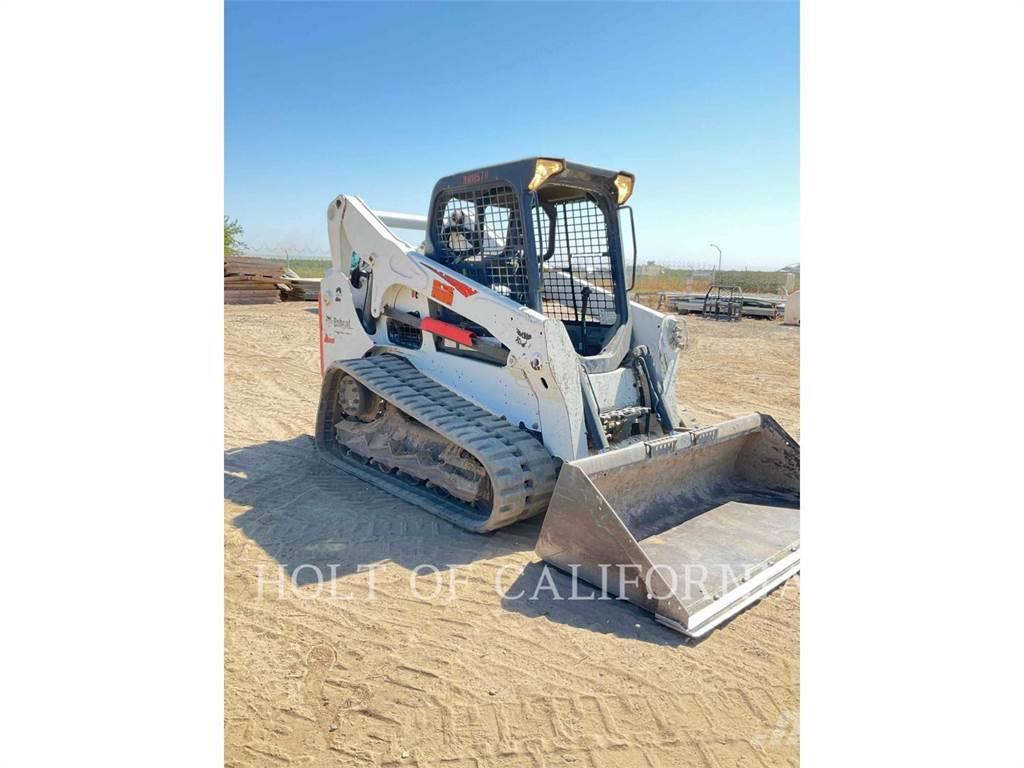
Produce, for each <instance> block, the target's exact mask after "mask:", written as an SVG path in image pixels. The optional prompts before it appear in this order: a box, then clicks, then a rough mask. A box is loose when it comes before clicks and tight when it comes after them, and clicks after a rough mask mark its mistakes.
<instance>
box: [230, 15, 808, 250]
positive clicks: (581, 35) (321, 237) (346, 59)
mask: <svg viewBox="0 0 1024 768" xmlns="http://www.w3.org/2000/svg"><path fill="white" fill-rule="evenodd" d="M799 70H800V59H799V6H798V5H797V4H796V3H783V2H752V3H742V2H721V3H715V2H702V3H632V2H629V3H627V2H616V3H472V4H470V3H456V2H450V3H426V2H419V3H386V2H382V3H373V4H370V3H365V4H364V3H342V2H334V3H296V2H280V3H267V2H229V3H227V4H226V5H225V136H224V140H225V150H224V162H225V169H224V172H225V201H224V202H225V213H226V214H227V215H228V216H230V217H232V218H237V219H238V221H239V223H241V224H242V226H243V227H244V228H245V235H244V238H243V239H244V240H245V242H246V243H247V244H248V245H249V246H250V247H251V248H253V249H254V250H259V251H268V250H275V249H277V250H280V249H283V248H290V249H291V252H292V254H293V255H299V254H306V255H309V256H326V255H327V225H326V210H327V205H328V203H329V202H330V201H331V200H333V199H334V198H335V197H336V196H337V195H339V194H353V195H358V196H359V197H361V198H362V199H363V200H364V201H366V203H367V204H368V205H369V206H370V207H371V208H377V209H384V210H392V211H403V212H408V213H418V214H426V212H427V207H428V205H429V197H430V192H431V189H432V188H433V185H434V183H435V182H436V181H437V179H439V178H441V177H442V176H446V175H448V174H451V173H455V172H457V171H463V170H468V169H472V168H476V167H482V166H487V165H494V164H497V163H501V162H505V161H508V160H514V159H518V158H522V157H529V156H534V155H543V156H549V157H564V158H566V159H568V160H570V161H572V160H575V161H577V162H580V163H584V164H586V165H593V166H598V167H604V168H609V169H614V170H627V171H631V172H633V173H635V174H636V177H637V181H636V188H635V191H634V194H633V197H632V199H631V200H630V204H631V205H632V206H633V208H634V212H635V216H636V228H637V249H638V258H639V259H640V261H641V262H644V261H656V262H659V263H663V264H676V265H682V266H698V265H710V264H712V263H714V262H715V260H716V259H717V252H716V251H715V250H714V249H713V248H711V247H710V243H716V244H717V245H719V246H720V247H721V249H722V252H723V260H722V265H723V268H725V269H730V268H731V269H743V268H752V269H777V268H780V267H783V266H785V265H786V264H789V263H792V262H795V261H799V259H800V255H799V193H800V187H799V180H800V173H799V170H800V169H799V158H800V155H799V139H800V136H799V131H800V109H799V104H800V87H799ZM402 234H406V233H402ZM420 237H422V235H421V236H420ZM407 239H409V240H411V241H415V243H417V244H418V242H419V239H420V238H417V237H415V235H408V236H407Z"/></svg>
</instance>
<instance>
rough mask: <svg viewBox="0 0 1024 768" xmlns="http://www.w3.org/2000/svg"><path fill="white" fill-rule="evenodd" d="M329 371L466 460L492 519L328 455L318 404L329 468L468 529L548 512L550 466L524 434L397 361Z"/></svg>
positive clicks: (328, 437)
mask: <svg viewBox="0 0 1024 768" xmlns="http://www.w3.org/2000/svg"><path fill="white" fill-rule="evenodd" d="M333 368H334V370H335V371H337V369H341V370H343V371H344V372H345V373H348V374H349V375H350V376H352V377H353V378H355V379H356V380H357V381H359V382H360V383H362V384H363V385H364V386H365V387H367V388H368V389H370V390H372V391H374V392H376V393H377V394H378V395H380V396H381V397H382V398H383V399H384V400H385V401H387V402H388V403H390V404H391V405H393V406H394V407H396V408H398V409H399V410H400V411H402V412H403V413H405V414H406V415H407V416H410V417H411V418H413V419H416V421H418V422H420V423H421V424H423V425H424V426H427V427H429V428H430V429H432V430H434V431H435V432H437V433H438V434H440V435H441V436H443V437H444V438H445V439H447V440H450V441H451V442H452V443H454V444H455V445H457V446H459V447H460V448H462V449H464V450H466V451H468V452H469V453H470V454H472V455H473V457H474V458H475V459H476V460H477V461H479V462H480V463H481V464H482V465H483V467H484V469H485V471H486V472H487V476H488V478H489V479H490V481H491V487H492V489H493V491H494V505H493V508H492V511H491V514H490V516H489V517H484V516H483V514H482V513H481V512H480V510H477V509H474V508H473V507H471V506H469V505H467V504H463V503H462V502H461V501H459V500H457V499H455V498H452V497H446V496H441V495H439V494H438V493H437V492H436V491H434V490H431V489H430V488H427V487H425V486H423V485H419V484H413V483H411V482H408V481H406V480H404V479H402V478H400V477H396V476H394V475H391V474H386V473H384V472H382V471H381V470H379V469H376V468H375V467H373V466H368V465H367V464H366V463H365V462H364V461H361V460H359V459H358V458H355V457H353V456H351V455H347V454H345V453H342V452H341V451H339V450H332V443H333V424H328V423H325V419H324V416H323V414H324V412H325V411H324V409H325V406H326V405H328V404H327V403H324V402H321V404H320V409H321V417H320V419H318V421H319V422H320V423H318V427H317V445H318V447H319V448H320V449H321V455H322V456H324V458H326V459H327V460H328V461H330V462H331V463H332V464H335V465H337V466H340V467H341V468H342V469H344V470H346V471H347V472H350V473H352V474H355V475H357V476H358V477H360V478H362V479H364V480H367V481H368V482H371V483H373V484H374V485H376V486H377V487H379V488H381V489H383V490H385V491H388V492H389V493H391V494H393V495H395V496H398V497H399V498H402V499H405V500H406V501H409V502H411V503H413V504H415V505H417V506H418V507H421V508H422V509H425V510H427V511H428V512H431V513H433V514H435V515H437V516H438V517H441V518H443V519H445V520H448V521H449V522H451V523H454V524H455V525H458V526H460V527H462V528H465V529H467V530H470V531H476V532H483V531H492V530H495V529H497V528H502V527H504V526H506V525H511V524H512V523H514V522H516V521H517V520H523V519H525V518H528V517H533V516H534V515H537V514H539V513H541V512H543V511H544V510H546V509H547V506H548V503H549V502H550V500H551V493H552V491H553V490H554V487H555V479H556V475H557V472H556V470H555V461H554V459H553V458H552V456H551V454H550V453H549V452H548V450H547V449H546V448H545V447H544V446H543V445H542V444H541V443H540V442H539V441H538V440H536V439H535V438H534V437H532V436H531V435H530V434H529V433H527V432H525V431H523V430H521V429H517V428H516V427H513V426H512V425H511V424H510V423H509V422H508V421H507V420H505V419H504V418H501V417H498V416H495V415H494V414H492V413H490V412H489V411H485V410H484V409H483V408H480V407H478V406H476V405H474V404H473V403H471V402H469V401H468V400H466V399H465V398H462V397H460V396H459V395H457V394H455V393H454V392H452V391H451V390H450V389H448V388H447V387H445V386H443V385H441V384H439V383H438V382H436V381H434V380H433V379H431V378H430V377H428V376H426V375H425V374H423V373H421V372H420V371H419V370H418V369H417V368H416V367H415V366H413V365H412V364H411V363H410V362H408V361H407V360H405V359H403V358H401V357H397V356H395V355H377V356H374V357H365V358H362V359H361V360H348V361H343V362H339V363H336V364H335V365H334V366H333ZM328 374H330V372H328ZM334 375H335V376H338V375H340V374H337V373H335V374H334ZM327 384H328V381H327V379H325V386H324V394H323V395H322V398H324V397H330V396H333V395H332V394H330V393H329V389H330V387H328V386H327ZM326 421H329V420H326Z"/></svg>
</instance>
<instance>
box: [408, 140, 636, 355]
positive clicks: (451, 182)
mask: <svg viewBox="0 0 1024 768" xmlns="http://www.w3.org/2000/svg"><path fill="white" fill-rule="evenodd" d="M633 181H634V178H633V175H632V174H629V173H625V172H617V171H606V170H602V169H599V168H591V167H589V166H584V165H578V164H575V163H569V162H566V161H565V160H559V159H551V158H529V159H526V160H520V161H517V162H514V163H506V164H503V165H497V166H491V167H489V168H483V169H480V170H476V171H470V172H466V173H459V174H455V175H453V176H448V177H446V178H444V179H441V181H439V182H438V183H437V185H436V186H435V187H434V192H433V195H432V196H431V205H430V213H429V216H428V218H429V230H430V231H429V246H428V248H427V255H428V256H430V257H431V258H433V259H435V260H437V261H439V262H441V263H443V264H444V265H445V266H447V267H449V268H451V269H454V270H456V271H458V272H460V273H462V274H463V275H465V276H466V277H468V278H470V279H472V280H475V281H476V282H478V283H481V284H482V285H484V286H486V287H488V288H490V289H491V290H493V291H495V292H496V293H500V294H501V295H503V296H506V297H508V298H510V299H511V300H513V301H515V302H517V303H519V304H523V305H524V306H528V307H531V308H532V309H535V310H537V311H538V312H542V313H544V314H545V315H547V316H548V317H550V318H553V319H556V320H560V321H561V322H562V323H563V325H564V326H565V328H566V331H567V332H568V334H569V337H570V339H571V340H572V343H573V346H574V348H575V349H576V350H577V352H578V353H579V354H580V355H581V356H584V357H589V356H593V355H597V354H599V353H601V351H602V350H603V349H605V347H606V346H607V344H608V342H609V341H610V340H611V338H612V337H613V336H614V335H615V332H616V331H617V330H618V329H619V328H620V327H621V326H622V325H623V324H625V323H626V322H627V321H628V319H629V301H628V298H627V291H628V290H629V289H631V288H632V284H631V282H632V280H630V285H628V286H627V282H626V272H625V269H624V264H623V262H624V257H623V248H622V236H621V232H620V226H619V210H620V208H622V207H624V206H623V204H624V203H625V202H626V200H627V199H628V198H629V196H630V195H631V194H632V191H633ZM630 230H632V216H630ZM630 235H632V231H630ZM635 255H636V254H635V248H634V253H633V258H634V262H633V263H634V267H635ZM631 275H632V271H631ZM437 311H438V313H439V316H442V317H443V319H445V320H446V321H447V322H454V323H456V324H463V325H465V323H460V320H464V318H460V316H459V315H457V314H455V313H454V312H452V311H451V310H449V309H447V308H444V307H438V308H437ZM466 322H468V321H466ZM471 330H477V329H475V328H471ZM480 330H483V329H480Z"/></svg>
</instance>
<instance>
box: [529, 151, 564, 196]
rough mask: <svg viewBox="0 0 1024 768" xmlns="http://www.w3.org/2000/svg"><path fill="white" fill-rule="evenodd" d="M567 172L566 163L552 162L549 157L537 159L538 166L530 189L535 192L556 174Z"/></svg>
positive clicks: (531, 180) (534, 170)
mask: <svg viewBox="0 0 1024 768" xmlns="http://www.w3.org/2000/svg"><path fill="white" fill-rule="evenodd" d="M564 170H565V163H563V162H562V161H561V160H552V159H550V158H547V157H539V158H537V165H535V166H534V169H533V178H532V179H530V184H529V186H528V189H529V190H530V191H531V192H533V191H534V190H535V189H537V187H539V186H540V185H541V184H543V183H544V182H545V181H547V180H548V179H550V178H551V177H552V176H554V175H555V174H559V173H561V172H562V171H564Z"/></svg>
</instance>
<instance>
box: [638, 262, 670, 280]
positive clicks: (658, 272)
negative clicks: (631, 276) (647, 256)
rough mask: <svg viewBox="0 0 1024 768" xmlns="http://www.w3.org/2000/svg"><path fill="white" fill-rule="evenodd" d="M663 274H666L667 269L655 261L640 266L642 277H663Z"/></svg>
mask: <svg viewBox="0 0 1024 768" xmlns="http://www.w3.org/2000/svg"><path fill="white" fill-rule="evenodd" d="M663 274H665V268H664V267H663V266H661V265H660V264H655V263H654V262H653V261H648V262H647V263H646V264H643V265H641V266H640V276H641V277H661V276H662V275H663Z"/></svg>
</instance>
